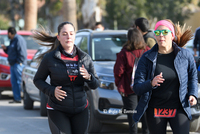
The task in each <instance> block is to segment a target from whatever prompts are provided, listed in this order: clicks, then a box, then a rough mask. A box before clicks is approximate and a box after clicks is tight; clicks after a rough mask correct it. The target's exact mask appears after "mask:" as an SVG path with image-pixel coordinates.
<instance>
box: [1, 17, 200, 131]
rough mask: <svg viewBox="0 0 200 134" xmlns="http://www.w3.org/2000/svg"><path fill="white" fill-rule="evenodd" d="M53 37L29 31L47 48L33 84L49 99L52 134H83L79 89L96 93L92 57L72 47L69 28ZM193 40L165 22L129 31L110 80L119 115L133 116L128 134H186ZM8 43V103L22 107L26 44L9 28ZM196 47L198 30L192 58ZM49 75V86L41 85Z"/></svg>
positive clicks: (194, 93)
mask: <svg viewBox="0 0 200 134" xmlns="http://www.w3.org/2000/svg"><path fill="white" fill-rule="evenodd" d="M94 30H97V31H102V30H104V26H103V24H102V23H96V25H95V29H94ZM57 32H58V35H57V36H51V35H49V34H48V32H46V31H45V30H44V28H43V29H42V30H41V29H35V30H33V36H32V37H33V38H34V39H35V40H37V41H40V42H41V45H44V46H46V44H47V43H48V45H49V46H51V48H50V49H49V50H48V51H47V52H45V53H43V54H41V55H40V56H39V57H38V59H39V60H40V61H41V63H40V65H39V68H38V70H37V72H36V74H35V76H34V84H35V86H36V87H37V88H38V89H39V90H41V91H42V92H43V93H45V94H46V95H47V96H48V98H49V99H48V103H47V111H48V122H49V127H50V130H51V132H52V134H60V133H65V134H84V133H85V132H86V131H87V128H88V116H89V114H88V105H89V104H88V100H87V95H86V94H85V91H84V84H85V83H87V84H88V86H89V87H90V88H91V89H96V88H97V87H98V86H99V79H98V76H97V74H96V71H95V68H94V65H93V62H92V59H91V57H90V56H89V55H88V54H87V53H85V52H84V51H82V50H81V49H80V48H78V47H77V46H76V45H75V44H74V42H75V34H76V33H75V27H74V25H73V24H72V23H71V22H63V23H61V24H60V25H59V26H58V31H57ZM192 36H193V35H192V32H191V30H190V29H187V30H185V31H183V30H182V27H181V26H180V25H177V24H174V23H173V22H172V21H171V20H169V19H166V20H160V21H158V22H157V23H156V25H155V27H154V31H151V30H150V29H149V22H148V20H147V19H146V18H137V19H136V20H135V23H134V25H133V26H131V27H130V28H129V29H128V33H127V41H126V43H125V44H124V45H123V47H122V49H121V51H120V52H119V53H117V59H116V62H115V65H114V77H115V84H116V86H117V89H118V92H119V93H120V95H121V96H122V100H123V104H124V106H123V110H126V111H127V110H130V111H134V112H132V113H131V112H129V113H126V114H127V119H128V123H129V131H130V134H137V131H138V130H137V128H138V127H137V123H138V122H139V121H141V122H142V133H143V134H150V133H151V134H166V126H167V124H168V123H169V125H170V126H171V128H172V131H173V133H174V134H189V129H190V120H191V119H192V117H191V112H190V107H191V106H194V105H196V104H197V97H198V88H197V80H198V78H197V68H196V64H195V61H194V57H193V55H192V54H191V53H190V52H189V51H187V50H186V49H184V48H183V46H185V45H186V43H187V42H188V41H189V40H190V39H191V37H192ZM8 37H9V39H10V40H11V41H10V45H9V46H7V47H6V46H5V45H3V44H2V48H3V50H4V51H5V53H7V54H8V62H9V64H10V71H11V84H12V90H13V96H14V100H13V101H11V102H10V103H21V95H20V91H21V85H20V84H21V75H22V70H23V68H24V66H25V65H26V62H27V60H26V57H27V52H26V42H25V40H24V39H23V37H21V36H20V35H18V34H16V30H15V28H13V27H10V28H9V29H8ZM199 43H200V29H198V30H197V31H196V34H195V39H194V53H195V56H196V50H197V44H199ZM199 48H200V47H199ZM137 59H139V61H138V63H137V69H136V70H134V69H133V68H135V64H136V62H135V60H137ZM69 64H70V65H73V66H69ZM133 73H134V75H133ZM49 75H50V76H51V78H50V79H51V84H48V83H46V82H45V80H46V78H47V77H48V76H49ZM74 104H76V105H74ZM123 110H122V111H123Z"/></svg>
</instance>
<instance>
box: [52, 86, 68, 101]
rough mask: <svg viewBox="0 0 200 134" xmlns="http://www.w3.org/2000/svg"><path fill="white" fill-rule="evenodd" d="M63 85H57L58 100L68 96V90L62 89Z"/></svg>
mask: <svg viewBox="0 0 200 134" xmlns="http://www.w3.org/2000/svg"><path fill="white" fill-rule="evenodd" d="M61 88H62V86H57V87H56V88H55V93H54V94H55V97H56V99H57V100H59V101H62V99H65V97H66V96H67V94H66V92H65V91H63V90H61Z"/></svg>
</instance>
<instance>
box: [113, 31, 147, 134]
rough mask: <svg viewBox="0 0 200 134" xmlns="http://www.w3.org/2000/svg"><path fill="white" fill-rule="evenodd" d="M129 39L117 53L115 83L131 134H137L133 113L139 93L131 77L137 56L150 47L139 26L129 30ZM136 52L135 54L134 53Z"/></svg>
mask: <svg viewBox="0 0 200 134" xmlns="http://www.w3.org/2000/svg"><path fill="white" fill-rule="evenodd" d="M127 38H128V41H127V42H126V43H125V44H124V46H123V48H122V50H121V51H120V52H119V53H118V54H117V60H116V63H115V65H114V76H115V84H116V86H117V89H118V92H119V93H120V94H121V96H122V100H123V103H124V107H123V112H124V113H126V114H127V116H128V122H129V132H130V134H137V125H135V126H134V127H132V125H133V119H132V116H133V113H134V112H135V108H136V106H137V102H138V98H137V95H136V94H135V93H134V92H133V90H132V89H131V87H130V85H131V78H132V71H133V66H134V60H135V57H134V55H135V56H136V57H140V56H141V55H142V54H143V53H144V52H146V51H148V50H149V49H150V48H149V47H148V46H146V43H145V42H144V39H143V37H142V34H141V32H140V31H139V30H138V29H137V28H130V29H129V30H128V37H127ZM133 54H134V55H133Z"/></svg>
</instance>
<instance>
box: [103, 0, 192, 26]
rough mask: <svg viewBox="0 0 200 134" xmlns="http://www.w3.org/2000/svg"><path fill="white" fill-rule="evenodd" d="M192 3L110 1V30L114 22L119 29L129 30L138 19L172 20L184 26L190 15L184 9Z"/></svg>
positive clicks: (187, 1)
mask: <svg viewBox="0 0 200 134" xmlns="http://www.w3.org/2000/svg"><path fill="white" fill-rule="evenodd" d="M190 2H191V0H108V1H107V5H106V12H107V16H106V17H105V18H106V21H107V22H108V23H109V24H110V29H113V28H114V21H117V24H118V29H127V28H129V27H130V26H132V24H133V23H134V20H135V19H136V18H138V17H145V18H147V19H149V20H153V19H155V18H157V20H160V19H171V20H172V21H173V22H175V23H177V22H178V21H179V22H180V24H182V23H183V21H184V20H185V19H186V18H187V17H188V16H189V15H190V13H189V12H183V10H182V9H183V7H185V6H187V4H188V3H190Z"/></svg>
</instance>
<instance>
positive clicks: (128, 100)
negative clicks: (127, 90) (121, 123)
mask: <svg viewBox="0 0 200 134" xmlns="http://www.w3.org/2000/svg"><path fill="white" fill-rule="evenodd" d="M122 99H123V103H124V108H123V113H124V114H127V116H128V123H129V132H130V134H137V124H136V125H134V126H133V127H132V125H133V114H134V111H135V108H136V106H137V101H138V98H137V95H136V94H130V95H128V96H127V97H122ZM127 111H129V112H127Z"/></svg>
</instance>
